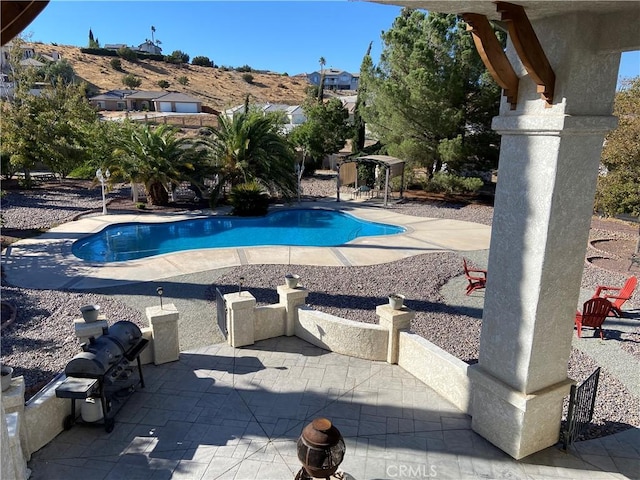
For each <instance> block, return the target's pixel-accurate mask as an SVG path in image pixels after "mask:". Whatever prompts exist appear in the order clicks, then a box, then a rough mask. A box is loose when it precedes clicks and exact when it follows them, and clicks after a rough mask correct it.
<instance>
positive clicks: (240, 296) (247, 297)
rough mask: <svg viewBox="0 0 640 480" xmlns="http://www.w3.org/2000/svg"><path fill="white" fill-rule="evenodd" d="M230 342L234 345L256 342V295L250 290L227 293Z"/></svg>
mask: <svg viewBox="0 0 640 480" xmlns="http://www.w3.org/2000/svg"><path fill="white" fill-rule="evenodd" d="M224 299H225V302H226V305H227V330H228V332H229V335H228V337H229V338H228V340H227V341H228V342H229V345H231V346H232V347H243V346H245V345H253V344H254V343H255V341H256V340H255V321H256V318H255V317H256V313H255V308H256V297H254V296H253V295H252V294H250V293H249V292H238V293H227V294H226V295H225V296H224Z"/></svg>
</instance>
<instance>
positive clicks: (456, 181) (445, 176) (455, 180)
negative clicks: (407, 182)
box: [424, 172, 484, 194]
mask: <svg viewBox="0 0 640 480" xmlns="http://www.w3.org/2000/svg"><path fill="white" fill-rule="evenodd" d="M483 185H484V183H483V181H482V179H481V178H478V177H460V176H458V175H452V174H450V173H445V172H438V173H436V174H435V175H434V176H433V178H432V179H431V180H429V181H428V182H427V183H426V184H425V188H424V189H425V190H426V191H427V192H436V193H449V194H455V193H476V192H477V191H478V190H480V189H481V188H482V186H483Z"/></svg>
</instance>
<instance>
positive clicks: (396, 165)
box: [336, 155, 405, 205]
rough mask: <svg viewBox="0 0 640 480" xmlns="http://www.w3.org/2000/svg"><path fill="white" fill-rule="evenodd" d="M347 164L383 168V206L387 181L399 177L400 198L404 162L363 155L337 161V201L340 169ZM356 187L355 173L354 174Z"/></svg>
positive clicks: (386, 195) (385, 200)
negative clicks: (365, 164) (366, 164)
mask: <svg viewBox="0 0 640 480" xmlns="http://www.w3.org/2000/svg"><path fill="white" fill-rule="evenodd" d="M347 163H370V164H374V165H376V166H379V167H382V168H384V204H385V205H387V202H388V200H389V180H390V179H391V178H393V177H401V181H400V198H402V193H403V185H404V165H405V161H404V160H401V159H399V158H396V157H391V156H388V155H365V156H362V157H349V158H346V159H344V160H340V161H338V163H337V165H336V168H337V170H338V178H337V180H336V182H337V185H336V187H337V201H338V202H339V201H340V186H341V180H340V169H341V167H342V166H343V165H344V164H347ZM356 186H357V172H356Z"/></svg>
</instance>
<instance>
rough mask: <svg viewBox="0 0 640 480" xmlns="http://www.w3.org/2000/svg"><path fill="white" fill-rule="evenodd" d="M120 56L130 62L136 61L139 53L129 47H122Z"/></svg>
mask: <svg viewBox="0 0 640 480" xmlns="http://www.w3.org/2000/svg"><path fill="white" fill-rule="evenodd" d="M118 56H119V57H120V58H124V59H125V60H129V61H130V62H136V61H137V60H138V54H137V53H136V52H134V51H133V50H131V49H130V48H129V47H121V48H119V49H118Z"/></svg>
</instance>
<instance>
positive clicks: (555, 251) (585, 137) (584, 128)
mask: <svg viewBox="0 0 640 480" xmlns="http://www.w3.org/2000/svg"><path fill="white" fill-rule="evenodd" d="M371 1H374V2H375V3H384V4H392V5H399V6H406V7H410V8H419V9H425V10H428V11H430V12H441V13H454V14H458V15H461V16H462V18H463V19H465V20H466V22H467V24H468V26H469V28H468V30H469V32H470V35H472V36H473V40H474V43H475V45H476V47H477V49H478V51H479V54H480V57H481V58H482V60H483V62H484V63H485V65H486V66H487V69H488V70H489V72H490V73H491V74H492V76H493V77H494V78H495V80H496V82H497V83H498V84H499V85H500V86H501V87H502V88H503V90H504V97H503V101H502V103H501V105H500V114H499V115H498V116H497V117H495V118H494V119H493V124H492V128H493V129H494V130H496V131H497V132H498V133H499V134H500V135H501V137H502V141H501V146H500V160H499V164H498V171H499V175H500V181H499V182H498V184H497V188H496V197H495V203H494V215H493V225H492V231H491V245H490V249H489V262H488V271H489V275H488V277H487V285H486V291H485V301H484V309H483V317H482V332H481V337H480V354H479V358H478V363H477V364H475V365H472V366H470V367H469V369H468V381H469V382H470V384H471V391H472V398H471V399H470V401H469V405H468V408H467V412H468V413H469V414H470V415H471V417H472V428H473V429H474V430H475V431H476V432H477V433H479V434H480V435H482V436H483V437H485V438H486V439H487V440H489V441H490V442H491V443H493V444H494V445H496V446H498V447H499V448H501V449H502V450H504V451H505V452H507V453H508V454H509V455H511V456H512V457H514V458H517V459H518V458H522V457H525V456H527V455H530V454H532V453H534V452H537V451H538V450H542V449H544V448H546V447H549V446H551V445H554V444H555V443H556V442H557V440H558V437H559V432H560V423H561V418H562V404H563V398H564V397H565V396H566V395H568V392H569V388H570V385H571V383H572V382H573V381H572V380H571V379H569V378H567V363H568V359H569V355H570V353H571V342H572V337H573V327H574V319H575V312H576V307H577V304H578V298H579V293H580V282H581V278H582V271H583V267H584V258H585V252H586V248H587V240H588V237H589V227H590V223H591V216H592V214H593V200H594V196H595V188H596V180H597V177H598V167H599V164H600V156H601V154H602V146H603V141H604V137H605V135H606V134H607V132H609V131H610V130H611V129H613V128H615V126H616V124H617V119H616V118H615V117H613V116H612V112H613V101H614V98H615V93H616V85H617V82H618V69H619V64H620V56H621V53H622V52H624V51H632V50H640V35H639V34H638V25H640V2H637V1H580V0H556V1H538V0H535V1H530V0H521V1H515V2H513V3H510V2H495V1H490V0H440V1H438V0H371ZM490 21H492V22H495V23H497V24H498V25H500V26H501V27H502V29H504V30H505V31H507V32H508V39H507V48H506V50H504V51H503V50H502V48H501V47H500V48H496V45H497V43H496V42H495V41H494V39H493V38H492V35H493V32H492V31H491V27H490V26H489V22H490ZM541 97H542V98H541ZM434 382H435V380H434Z"/></svg>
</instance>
